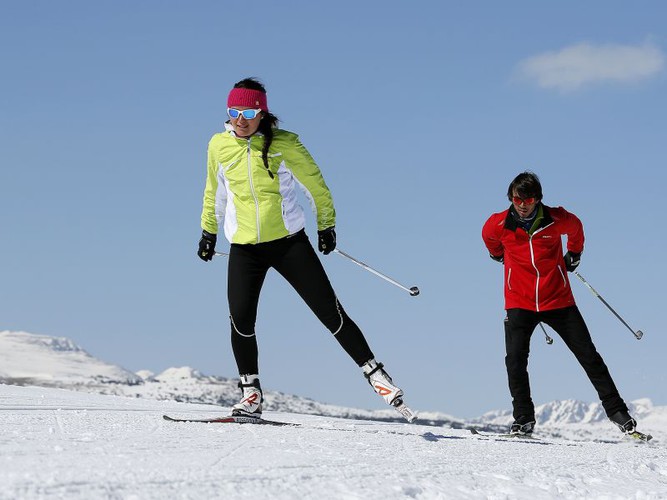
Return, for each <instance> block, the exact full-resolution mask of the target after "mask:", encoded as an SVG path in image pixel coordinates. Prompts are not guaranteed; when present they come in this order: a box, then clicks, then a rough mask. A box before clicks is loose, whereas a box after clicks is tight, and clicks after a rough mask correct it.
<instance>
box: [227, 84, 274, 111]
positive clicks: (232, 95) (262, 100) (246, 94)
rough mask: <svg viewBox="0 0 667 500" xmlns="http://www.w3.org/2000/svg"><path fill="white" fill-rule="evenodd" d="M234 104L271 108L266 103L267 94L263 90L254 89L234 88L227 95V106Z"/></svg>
mask: <svg viewBox="0 0 667 500" xmlns="http://www.w3.org/2000/svg"><path fill="white" fill-rule="evenodd" d="M234 106H243V107H248V108H253V109H261V110H262V111H268V110H269V107H268V105H267V104H266V94H265V93H264V92H262V91H261V90H253V89H232V90H231V91H230V92H229V96H228V97H227V107H228V108H233V107H234Z"/></svg>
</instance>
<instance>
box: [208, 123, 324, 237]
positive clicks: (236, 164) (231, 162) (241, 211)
mask: <svg viewBox="0 0 667 500" xmlns="http://www.w3.org/2000/svg"><path fill="white" fill-rule="evenodd" d="M225 128H226V130H225V132H221V133H218V134H215V135H214V136H213V137H212V138H211V140H210V142H209V144H208V168H207V176H206V188H205V190H204V208H203V210H202V216H201V226H202V228H203V229H205V230H206V231H208V232H209V233H213V234H217V233H218V228H219V227H223V228H224V233H225V237H226V238H227V239H228V240H229V241H230V242H231V243H241V244H245V243H261V242H266V241H273V240H277V239H279V238H284V237H285V236H288V235H290V234H294V233H297V232H298V231H300V230H301V229H303V228H304V226H305V216H304V212H303V209H302V208H301V206H300V205H299V204H298V203H297V193H296V191H295V187H296V184H299V185H300V187H301V189H302V190H303V192H304V193H305V194H306V196H307V197H308V199H309V200H310V203H311V206H312V208H313V211H314V213H315V216H316V218H317V228H318V229H319V230H321V229H326V228H328V227H331V226H335V224H336V211H335V209H334V205H333V199H332V197H331V193H330V191H329V188H328V187H327V185H326V183H325V182H324V179H323V177H322V173H321V172H320V169H319V168H318V166H317V164H316V163H315V161H314V160H313V158H312V157H311V156H310V153H308V150H307V149H306V148H305V147H304V146H303V144H301V141H299V136H298V135H296V134H294V133H292V132H288V131H286V130H281V129H275V130H274V137H273V141H272V143H271V147H270V149H269V169H267V168H266V167H265V165H264V162H263V161H262V146H263V145H264V137H263V136H262V135H260V134H255V135H252V136H250V137H249V138H247V139H246V138H240V137H236V135H235V134H234V132H233V130H232V129H231V126H230V125H228V124H227V125H226V127H225Z"/></svg>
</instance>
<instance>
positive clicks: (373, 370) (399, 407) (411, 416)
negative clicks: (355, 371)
mask: <svg viewBox="0 0 667 500" xmlns="http://www.w3.org/2000/svg"><path fill="white" fill-rule="evenodd" d="M361 369H362V370H363V371H364V376H365V377H366V379H368V383H369V384H371V387H372V388H373V390H374V391H375V392H377V393H378V394H379V395H380V396H381V397H382V399H384V400H385V401H386V402H387V404H389V405H391V406H393V407H394V408H395V409H396V411H397V412H399V413H400V414H401V415H403V418H405V419H406V420H407V421H408V422H414V421H415V420H416V419H417V415H416V414H415V413H414V412H413V411H412V410H411V409H410V408H408V407H407V406H406V404H405V403H404V402H403V391H402V390H401V389H399V388H398V387H396V386H395V385H394V383H393V381H392V380H391V377H390V376H389V375H388V374H387V372H386V371H384V365H383V364H382V363H378V362H377V361H375V359H371V360H369V361H367V362H366V363H364V365H363V366H362V367H361Z"/></svg>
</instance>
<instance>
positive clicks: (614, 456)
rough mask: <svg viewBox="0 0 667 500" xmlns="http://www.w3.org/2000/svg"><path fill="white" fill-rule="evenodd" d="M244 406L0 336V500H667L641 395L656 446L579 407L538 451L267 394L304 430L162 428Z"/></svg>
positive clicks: (541, 410) (652, 411)
mask: <svg viewBox="0 0 667 500" xmlns="http://www.w3.org/2000/svg"><path fill="white" fill-rule="evenodd" d="M360 378H361V377H360ZM2 382H4V384H6V385H3V384H2ZM360 383H364V382H363V381H360ZM238 394H239V393H238V388H237V387H236V380H234V379H228V378H224V377H218V376H212V375H204V374H202V373H200V372H198V371H197V370H195V369H193V368H190V367H180V368H169V369H167V370H165V371H163V372H162V373H159V374H154V373H151V372H149V371H147V370H142V371H140V372H137V373H136V374H134V373H132V372H129V371H127V370H125V369H123V368H121V367H119V366H116V365H113V364H110V363H107V362H104V361H101V360H99V359H96V358H94V357H93V356H91V355H90V354H88V353H87V352H86V351H85V350H84V349H83V348H81V347H79V346H77V345H76V344H75V343H73V342H72V341H71V340H69V339H67V338H62V337H59V338H55V337H48V336H44V335H34V334H30V333H27V332H8V331H5V332H0V429H1V431H0V499H17V498H18V499H38V498H39V499H41V498H67V499H90V498H105V499H106V498H111V499H153V498H155V499H158V498H159V499H163V498H182V499H189V498H193V499H195V498H196V499H208V498H216V499H217V498H221V499H237V498H238V499H244V498H256V499H264V498H266V499H269V498H270V499H283V498H284V499H293V498H306V499H310V498H325V499H328V498H332V499H334V498H335V499H364V500H367V499H375V498H377V499H386V498H389V499H391V498H418V499H438V498H447V499H450V498H453V499H458V498H461V499H464V498H465V499H467V498H473V499H474V498H492V499H506V498H507V499H509V498H526V499H540V498H604V499H616V498H636V499H654V498H655V499H657V498H667V450H666V448H667V447H666V445H665V444H664V443H667V407H660V406H657V407H656V406H653V404H652V403H651V401H650V400H648V399H641V400H637V401H634V402H632V404H631V406H632V413H633V415H634V416H635V417H636V418H637V420H638V421H639V428H640V430H643V431H645V432H649V433H651V434H652V435H653V436H654V440H653V441H652V442H651V443H649V444H645V443H638V442H635V441H631V440H629V439H628V438H625V437H624V436H623V435H622V434H621V433H620V432H618V430H616V429H615V428H614V427H613V426H612V425H611V424H610V423H609V421H608V420H607V419H606V417H605V416H604V412H603V411H602V410H601V408H600V404H599V403H585V402H581V401H554V402H551V403H548V404H544V405H540V406H539V407H538V408H537V415H536V416H537V421H538V426H537V430H536V434H537V435H538V436H539V437H540V438H541V440H540V441H533V442H521V441H499V440H497V439H495V438H492V437H490V436H489V435H481V436H474V435H472V434H471V433H470V432H469V430H467V428H469V427H475V428H477V429H481V430H486V431H488V432H490V431H493V430H495V431H498V430H502V429H507V425H508V423H509V422H510V420H511V414H510V412H509V411H508V410H506V409H505V410H497V411H493V412H489V413H486V414H485V415H482V416H481V417H479V418H477V419H474V420H468V421H465V420H462V419H457V418H455V417H452V416H450V415H447V414H445V413H439V412H419V408H415V410H417V411H418V414H419V420H418V422H417V424H412V425H410V424H407V423H404V421H402V420H401V418H400V416H398V414H397V413H396V412H395V411H394V410H392V409H389V408H388V409H387V410H384V411H368V410H361V409H354V408H344V407H339V406H334V405H328V404H325V403H320V402H317V401H314V400H311V399H308V398H303V397H300V396H297V395H290V394H284V393H281V392H276V391H270V390H265V396H266V411H265V417H266V418H270V419H273V420H282V421H286V422H294V423H298V424H301V425H300V426H299V427H268V426H257V425H236V424H208V425H207V424H194V423H174V422H167V421H164V420H163V419H162V415H163V414H169V415H173V416H182V417H209V416H219V415H225V414H227V413H228V412H229V410H230V405H231V404H233V403H234V402H236V401H237V400H238ZM371 397H377V396H375V394H373V393H372V390H371V389H370V387H369V398H371ZM427 424H430V425H427Z"/></svg>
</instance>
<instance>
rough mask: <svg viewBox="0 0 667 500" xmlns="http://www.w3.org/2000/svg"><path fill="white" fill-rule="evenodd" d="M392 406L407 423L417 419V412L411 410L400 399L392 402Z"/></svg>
mask: <svg viewBox="0 0 667 500" xmlns="http://www.w3.org/2000/svg"><path fill="white" fill-rule="evenodd" d="M393 407H394V408H395V409H396V411H397V412H398V413H400V414H401V415H403V418H404V419H405V420H407V421H408V423H410V424H411V423H413V422H414V421H415V420H417V414H416V413H415V412H414V411H412V410H411V409H410V408H409V407H408V406H407V405H406V404H405V403H404V402H403V400H402V399H400V400H398V401H396V402H394V403H393Z"/></svg>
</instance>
